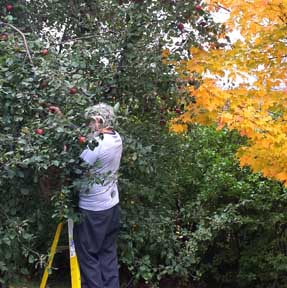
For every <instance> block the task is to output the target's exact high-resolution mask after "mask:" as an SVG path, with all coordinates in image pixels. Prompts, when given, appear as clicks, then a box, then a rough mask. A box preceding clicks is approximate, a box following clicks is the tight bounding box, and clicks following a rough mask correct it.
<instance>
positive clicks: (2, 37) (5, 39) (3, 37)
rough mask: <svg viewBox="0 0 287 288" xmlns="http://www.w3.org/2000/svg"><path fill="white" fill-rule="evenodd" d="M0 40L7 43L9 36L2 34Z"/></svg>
mask: <svg viewBox="0 0 287 288" xmlns="http://www.w3.org/2000/svg"><path fill="white" fill-rule="evenodd" d="M0 40H2V41H7V40H8V34H6V33H3V34H1V35H0Z"/></svg>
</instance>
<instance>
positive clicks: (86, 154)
mask: <svg viewBox="0 0 287 288" xmlns="http://www.w3.org/2000/svg"><path fill="white" fill-rule="evenodd" d="M99 151H100V145H99V146H98V147H96V148H95V149H94V150H91V149H90V148H89V147H87V148H86V149H85V150H84V151H83V152H82V154H81V155H80V158H81V159H83V160H84V161H85V162H87V163H88V164H89V165H94V164H95V163H96V161H97V160H98V156H99Z"/></svg>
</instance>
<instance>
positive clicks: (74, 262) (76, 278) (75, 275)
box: [40, 219, 81, 288]
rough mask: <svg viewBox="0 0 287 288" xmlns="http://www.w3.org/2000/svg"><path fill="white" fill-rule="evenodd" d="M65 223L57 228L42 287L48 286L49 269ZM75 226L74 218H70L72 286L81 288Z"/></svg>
mask: <svg viewBox="0 0 287 288" xmlns="http://www.w3.org/2000/svg"><path fill="white" fill-rule="evenodd" d="M63 225H64V223H63V222H61V223H59V224H58V226H57V230H56V233H55V236H54V240H53V243H52V246H51V250H50V255H49V260H48V265H47V266H46V268H45V271H44V274H43V277H42V281H41V284H40V288H46V284H47V280H48V277H49V270H50V269H51V267H52V264H53V260H54V256H55V253H56V250H57V246H58V242H59V238H60V235H61V232H62V230H63ZM73 227H74V222H73V220H71V219H68V235H69V251H70V270H71V283H72V288H81V275H80V269H79V263H78V258H77V255H76V250H75V244H74V239H73Z"/></svg>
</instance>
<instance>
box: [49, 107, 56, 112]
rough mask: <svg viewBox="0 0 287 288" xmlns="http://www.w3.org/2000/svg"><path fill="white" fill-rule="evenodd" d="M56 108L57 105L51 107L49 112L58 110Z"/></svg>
mask: <svg viewBox="0 0 287 288" xmlns="http://www.w3.org/2000/svg"><path fill="white" fill-rule="evenodd" d="M56 110H57V109H56V108H55V107H49V112H51V113H55V112H56Z"/></svg>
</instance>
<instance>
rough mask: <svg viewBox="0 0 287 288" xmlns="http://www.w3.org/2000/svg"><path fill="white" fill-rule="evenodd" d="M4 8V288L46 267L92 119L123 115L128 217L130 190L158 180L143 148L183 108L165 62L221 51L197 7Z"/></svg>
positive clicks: (41, 4) (0, 240)
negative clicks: (111, 112) (208, 45)
mask: <svg viewBox="0 0 287 288" xmlns="http://www.w3.org/2000/svg"><path fill="white" fill-rule="evenodd" d="M0 9H1V11H2V14H1V18H0V21H1V22H0V27H1V34H0V63H1V67H0V74H1V77H0V79H1V80H0V88H1V89H0V101H1V106H0V111H1V112H0V128H1V129H0V131H1V139H0V145H1V154H0V165H1V170H0V173H1V175H0V179H1V180H0V193H1V200H2V201H1V204H0V219H1V223H2V225H1V228H0V255H1V260H0V275H1V281H2V282H4V281H6V280H7V279H9V278H11V277H15V275H17V274H29V273H31V272H32V271H34V270H35V269H34V267H35V266H34V265H38V266H39V265H40V266H41V265H44V263H45V260H46V259H45V256H44V255H45V254H46V252H47V249H48V247H49V243H50V240H51V238H52V234H53V232H54V229H55V227H56V223H57V222H58V221H60V220H62V219H65V218H67V217H75V213H74V212H73V207H74V206H75V205H76V204H75V203H76V200H75V197H76V195H75V194H76V193H75V191H76V190H77V189H76V188H77V187H75V185H76V184H75V181H73V180H74V179H77V175H79V174H80V173H82V172H81V169H79V164H78V155H79V153H80V151H81V149H83V147H84V145H86V144H85V138H84V137H85V134H86V133H87V131H86V127H85V123H84V119H83V113H84V110H85V108H87V107H88V106H90V105H93V104H95V103H97V102H99V101H105V102H108V103H109V104H111V105H116V106H120V110H119V113H118V115H119V117H118V122H119V124H120V125H119V127H118V129H119V131H120V132H121V134H122V135H123V137H124V140H125V153H124V159H123V167H122V171H123V175H122V183H121V186H122V189H123V191H124V194H123V197H122V198H123V199H122V202H123V208H124V209H127V210H128V209H133V207H130V205H129V203H130V197H131V195H133V194H134V193H135V190H134V187H135V184H138V180H140V181H142V182H141V186H142V187H145V186H147V187H149V186H148V185H147V182H148V179H147V178H145V177H138V178H137V176H138V174H137V173H139V172H141V173H142V175H146V174H145V173H151V172H152V170H151V167H150V165H149V163H150V161H151V160H152V159H153V160H154V159H157V157H158V156H159V155H160V151H159V150H154V152H155V153H153V154H150V153H149V151H150V148H149V147H148V146H147V143H148V141H149V139H152V136H153V135H157V136H158V137H161V136H162V135H168V134H167V133H168V131H167V129H166V126H165V124H166V121H167V120H168V118H169V117H171V116H173V115H174V114H176V113H181V109H183V107H180V104H181V103H178V95H179V94H180V93H181V91H182V90H181V88H182V87H181V86H182V83H178V81H177V80H176V79H177V77H178V74H177V71H175V70H174V68H173V66H172V65H166V63H165V61H163V60H164V58H165V55H166V53H169V51H172V52H173V57H174V59H175V60H176V59H184V58H186V57H187V56H188V51H189V49H188V48H189V47H190V46H198V45H200V44H201V43H205V42H208V41H212V42H214V41H216V39H217V35H218V33H220V29H221V28H220V27H219V26H218V24H215V23H213V21H212V18H211V17H210V15H209V13H208V12H207V11H206V10H205V8H204V6H200V4H199V3H198V2H197V1H194V2H192V3H188V2H186V1H112V0H107V1H93V2H91V1H81V3H79V2H78V1H56V2H53V1H42V0H40V1H31V2H30V1H25V0H21V1H9V2H8V1H4V3H3V6H2V7H0ZM175 39H176V40H175ZM51 106H58V107H60V108H61V110H62V111H63V114H64V116H63V117H59V116H58V115H56V113H55V111H54V110H53V109H52V108H51ZM139 132H141V133H139ZM164 139H167V141H173V140H169V138H168V137H166V138H164ZM139 159H140V160H141V161H138V160H139ZM80 168H83V169H84V167H80ZM165 177H166V176H165ZM147 189H149V188H147ZM151 193H152V191H151ZM173 197H174V196H173ZM127 223H128V225H133V223H132V222H127Z"/></svg>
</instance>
